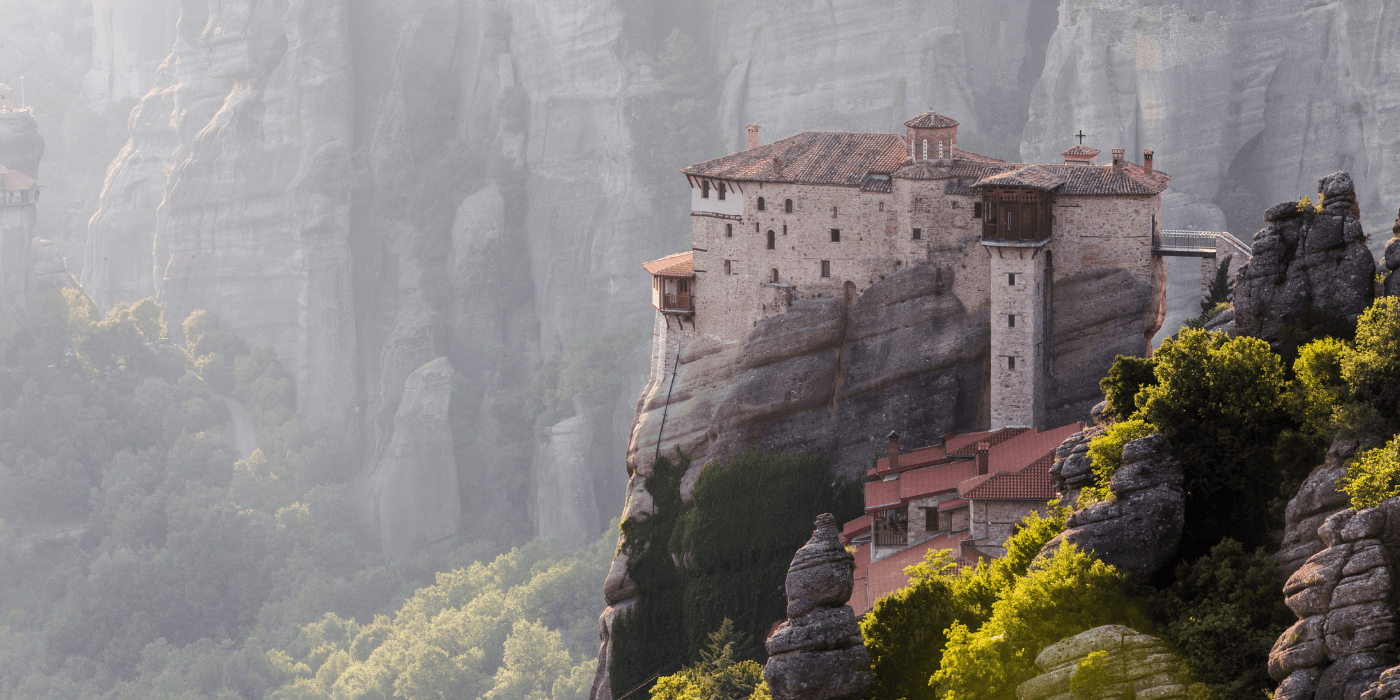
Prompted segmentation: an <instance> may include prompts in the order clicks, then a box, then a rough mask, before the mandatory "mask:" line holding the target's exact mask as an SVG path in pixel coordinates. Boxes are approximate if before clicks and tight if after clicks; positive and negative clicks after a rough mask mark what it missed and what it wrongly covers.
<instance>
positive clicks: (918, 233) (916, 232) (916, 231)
mask: <svg viewBox="0 0 1400 700" xmlns="http://www.w3.org/2000/svg"><path fill="white" fill-rule="evenodd" d="M923 237H924V230H923V229H921V228H916V229H914V240H916V241H917V240H920V239H922V238H923Z"/></svg>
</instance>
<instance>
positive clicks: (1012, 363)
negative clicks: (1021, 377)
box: [1006, 357, 1016, 369]
mask: <svg viewBox="0 0 1400 700" xmlns="http://www.w3.org/2000/svg"><path fill="white" fill-rule="evenodd" d="M1006 368H1007V369H1016V358H1014V357H1008V358H1006Z"/></svg>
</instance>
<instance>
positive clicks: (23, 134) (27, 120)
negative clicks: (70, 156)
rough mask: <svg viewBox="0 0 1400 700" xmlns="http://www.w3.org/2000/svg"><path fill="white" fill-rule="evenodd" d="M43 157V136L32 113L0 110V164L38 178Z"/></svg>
mask: <svg viewBox="0 0 1400 700" xmlns="http://www.w3.org/2000/svg"><path fill="white" fill-rule="evenodd" d="M15 99H19V97H18V95H16V97H15ZM43 158H44V137H43V136H41V135H40V134H39V122H38V120H36V119H35V118H34V113H33V112H32V111H24V112H0V165H3V166H5V167H6V168H8V169H10V170H18V171H19V172H22V173H24V174H25V175H28V176H29V177H32V178H34V179H36V180H38V179H39V161H41V160H43Z"/></svg>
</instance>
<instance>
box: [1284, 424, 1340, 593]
mask: <svg viewBox="0 0 1400 700" xmlns="http://www.w3.org/2000/svg"><path fill="white" fill-rule="evenodd" d="M1356 449H1357V445H1356V442H1355V441H1351V440H1336V441H1334V442H1333V443H1332V445H1331V446H1330V447H1329V448H1328V450H1327V456H1326V458H1325V459H1324V460H1323V462H1322V464H1321V465H1320V466H1318V467H1317V468H1316V469H1313V470H1312V473H1311V474H1309V475H1308V478H1307V479H1305V480H1304V481H1303V485H1302V486H1300V487H1298V492H1297V493H1295V494H1294V495H1293V497H1292V498H1290V499H1288V506H1287V508H1286V509H1285V510H1284V515H1283V542H1282V544H1281V546H1280V547H1279V551H1278V552H1277V553H1276V554H1274V561H1275V562H1276V563H1277V564H1278V568H1279V572H1280V573H1282V574H1283V575H1284V576H1285V577H1288V576H1292V575H1293V573H1294V572H1296V571H1297V570H1298V568H1299V567H1301V566H1302V565H1303V562H1305V561H1307V560H1308V558H1309V557H1311V556H1312V555H1314V554H1317V553H1318V552H1320V551H1322V550H1323V549H1324V548H1325V547H1326V545H1324V544H1323V542H1322V538H1321V537H1319V536H1318V528H1319V527H1321V526H1322V523H1323V522H1324V521H1325V520H1327V519H1328V518H1330V517H1332V515H1334V514H1335V513H1337V512H1339V511H1341V510H1343V509H1345V508H1346V507H1347V495H1346V494H1344V493H1342V492H1341V491H1339V490H1337V482H1338V480H1340V479H1341V478H1342V476H1343V475H1345V474H1346V473H1347V468H1346V462H1347V460H1349V459H1351V456H1352V455H1353V454H1355V453H1356Z"/></svg>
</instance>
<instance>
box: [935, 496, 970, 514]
mask: <svg viewBox="0 0 1400 700" xmlns="http://www.w3.org/2000/svg"><path fill="white" fill-rule="evenodd" d="M966 507H967V499H965V498H954V499H953V500H951V501H944V502H942V503H939V504H938V512H940V513H942V512H943V511H948V510H957V509H958V508H966Z"/></svg>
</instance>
